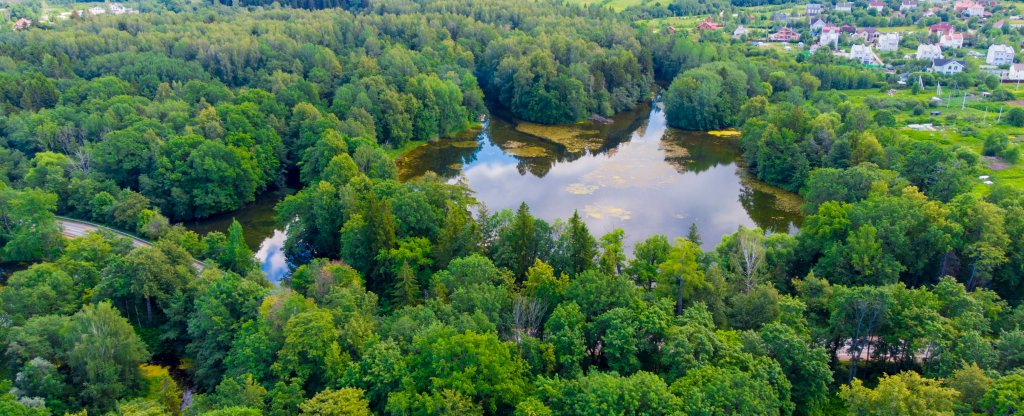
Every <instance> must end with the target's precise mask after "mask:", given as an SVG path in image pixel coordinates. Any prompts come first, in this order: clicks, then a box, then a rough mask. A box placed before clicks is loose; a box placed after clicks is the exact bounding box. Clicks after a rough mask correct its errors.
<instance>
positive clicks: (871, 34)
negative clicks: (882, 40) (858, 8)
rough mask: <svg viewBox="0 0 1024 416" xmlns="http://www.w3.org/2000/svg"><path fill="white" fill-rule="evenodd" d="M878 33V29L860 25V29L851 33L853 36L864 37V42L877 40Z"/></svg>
mask: <svg viewBox="0 0 1024 416" xmlns="http://www.w3.org/2000/svg"><path fill="white" fill-rule="evenodd" d="M878 35H879V32H878V29H875V28H873V27H862V28H860V29H857V34H856V35H853V37H855V38H860V39H864V42H867V43H872V42H874V41H876V40H878Z"/></svg>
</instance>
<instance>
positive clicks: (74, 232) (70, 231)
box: [57, 218, 206, 272]
mask: <svg viewBox="0 0 1024 416" xmlns="http://www.w3.org/2000/svg"><path fill="white" fill-rule="evenodd" d="M57 223H58V224H60V227H61V234H64V236H65V237H68V238H78V237H81V236H84V235H86V234H89V233H93V232H96V231H99V230H100V228H101V227H99V226H96V225H93V224H89V223H84V222H79V221H75V220H72V219H69V218H57ZM103 228H106V229H107V230H110V231H113V232H114V233H116V234H117V235H119V236H121V237H125V238H128V239H131V240H132V246H134V247H149V246H151V245H153V244H151V243H150V242H149V241H146V240H143V239H139V238H135V237H132V236H130V235H128V234H125V233H122V232H118V231H117V230H114V229H112V228H107V227H103ZM193 266H195V268H196V271H199V272H202V271H203V270H204V269H206V265H205V264H203V262H201V261H198V260H197V261H196V262H195V263H194V264H193Z"/></svg>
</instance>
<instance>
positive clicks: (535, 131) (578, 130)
mask: <svg viewBox="0 0 1024 416" xmlns="http://www.w3.org/2000/svg"><path fill="white" fill-rule="evenodd" d="M516 130H517V131H519V132H521V133H526V134H529V135H531V136H534V137H537V138H540V139H542V140H547V141H549V142H552V143H555V144H559V145H562V146H565V149H566V150H567V151H569V152H571V153H578V152H582V151H584V150H591V151H594V150H597V149H600V148H601V145H602V144H604V140H603V139H602V138H600V137H597V136H596V135H598V134H599V133H600V132H599V131H597V130H588V129H586V128H585V127H584V126H583V125H559V126H546V125H543V124H535V123H529V122H525V121H521V122H519V123H516Z"/></svg>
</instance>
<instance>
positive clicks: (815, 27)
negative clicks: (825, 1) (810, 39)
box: [811, 19, 825, 33]
mask: <svg viewBox="0 0 1024 416" xmlns="http://www.w3.org/2000/svg"><path fill="white" fill-rule="evenodd" d="M823 28H825V21H824V20H821V19H815V20H814V23H811V32H814V33H817V32H820V31H821V29H823Z"/></svg>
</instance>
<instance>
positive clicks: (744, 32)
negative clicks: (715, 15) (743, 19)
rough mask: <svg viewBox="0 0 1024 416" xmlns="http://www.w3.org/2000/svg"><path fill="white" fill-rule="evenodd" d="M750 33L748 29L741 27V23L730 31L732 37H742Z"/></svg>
mask: <svg viewBox="0 0 1024 416" xmlns="http://www.w3.org/2000/svg"><path fill="white" fill-rule="evenodd" d="M749 34H750V29H747V28H745V27H743V25H739V26H736V30H734V31H732V38H733V39H743V38H745V37H747V35H749Z"/></svg>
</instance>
